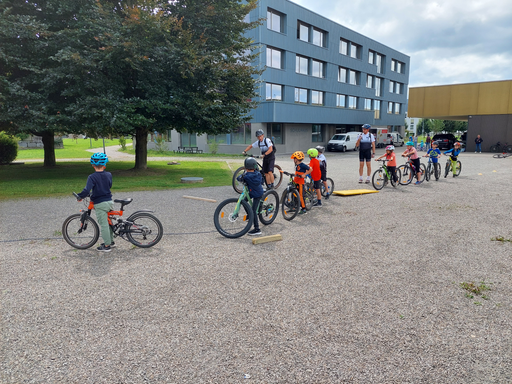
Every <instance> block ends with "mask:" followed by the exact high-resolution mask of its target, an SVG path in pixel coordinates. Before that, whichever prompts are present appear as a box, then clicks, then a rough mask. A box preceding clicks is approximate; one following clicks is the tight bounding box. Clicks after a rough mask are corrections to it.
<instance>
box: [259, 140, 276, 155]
mask: <svg viewBox="0 0 512 384" xmlns="http://www.w3.org/2000/svg"><path fill="white" fill-rule="evenodd" d="M265 140H270V142H271V143H272V153H276V152H277V148H276V145H275V144H274V140H272V139H269V138H268V137H265ZM260 143H261V141H259V140H258V147H259V148H260V152H261V145H260ZM267 143H268V141H266V142H265V144H267Z"/></svg>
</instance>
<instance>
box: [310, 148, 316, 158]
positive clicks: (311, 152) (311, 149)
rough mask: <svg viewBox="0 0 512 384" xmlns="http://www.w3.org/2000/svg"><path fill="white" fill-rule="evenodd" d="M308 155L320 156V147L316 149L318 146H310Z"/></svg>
mask: <svg viewBox="0 0 512 384" xmlns="http://www.w3.org/2000/svg"><path fill="white" fill-rule="evenodd" d="M308 156H309V157H317V156H318V149H316V148H309V149H308Z"/></svg>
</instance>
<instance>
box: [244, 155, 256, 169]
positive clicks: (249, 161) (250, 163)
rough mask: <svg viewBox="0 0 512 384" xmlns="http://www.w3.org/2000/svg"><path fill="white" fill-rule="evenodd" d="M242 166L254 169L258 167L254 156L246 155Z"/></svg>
mask: <svg viewBox="0 0 512 384" xmlns="http://www.w3.org/2000/svg"><path fill="white" fill-rule="evenodd" d="M244 168H245V169H254V170H256V169H258V162H257V161H256V159H255V158H254V157H248V158H247V159H245V161H244Z"/></svg>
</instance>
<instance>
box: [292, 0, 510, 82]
mask: <svg viewBox="0 0 512 384" xmlns="http://www.w3.org/2000/svg"><path fill="white" fill-rule="evenodd" d="M294 2H295V3H297V4H299V5H302V6H303V7H305V8H308V9H310V10H312V11H314V12H316V13H318V14H320V15H323V16H325V17H328V18H329V19H331V20H333V21H336V22H337V23H339V24H342V25H344V26H345V27H347V28H350V29H352V30H354V31H356V32H358V33H361V34H363V35H365V36H368V37H370V38H372V39H374V40H376V41H378V42H380V43H382V44H385V45H387V46H389V47H391V48H393V49H396V50H398V51H400V52H403V53H405V54H407V55H409V56H410V57H411V68H410V69H411V70H410V78H409V81H410V83H409V86H420V85H440V84H453V83H470V82H479V81H491V80H509V79H512V50H511V47H512V0H495V1H493V2H492V3H489V2H487V1H482V0H443V1H431V0H426V1H419V0H386V1H384V0H374V1H372V2H371V5H369V2H368V1H367V0H352V1H350V2H346V1H332V0H295V1H294Z"/></svg>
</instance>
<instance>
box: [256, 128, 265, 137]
mask: <svg viewBox="0 0 512 384" xmlns="http://www.w3.org/2000/svg"><path fill="white" fill-rule="evenodd" d="M263 134H264V133H263V130H262V129H258V130H257V131H256V137H260V136H262V135H263Z"/></svg>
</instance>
